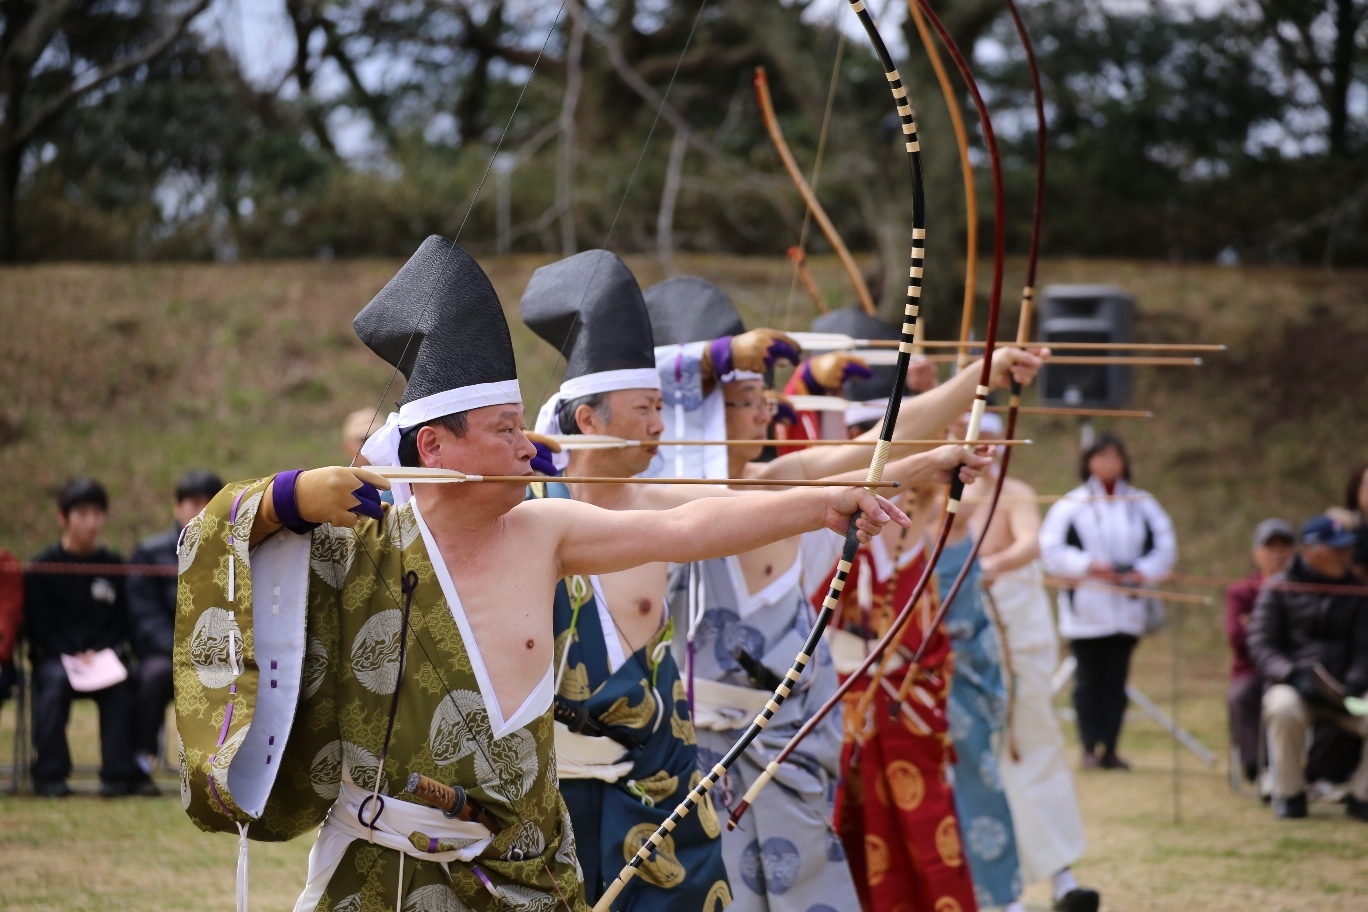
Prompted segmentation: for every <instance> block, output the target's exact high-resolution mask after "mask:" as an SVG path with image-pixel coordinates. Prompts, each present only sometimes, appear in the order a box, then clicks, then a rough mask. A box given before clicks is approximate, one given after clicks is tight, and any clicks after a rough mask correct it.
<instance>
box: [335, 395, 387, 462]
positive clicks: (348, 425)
mask: <svg viewBox="0 0 1368 912" xmlns="http://www.w3.org/2000/svg"><path fill="white" fill-rule="evenodd" d="M376 414H377V410H376V409H373V408H367V409H357V410H356V411H354V412H352V413H351V414H349V415H347V417H346V419H345V420H344V421H343V422H342V451H343V452H344V453H346V454H347V465H359V466H365V465H370V460H369V459H367V458H366V457H365V456H362V455H361V447H363V446H365V443H366V438H368V437H369V436H370V435H371V434H373V433H375V432H376V431H378V430H379V429H380V425H381V424H383V423H384V419H383V418H377V417H376Z"/></svg>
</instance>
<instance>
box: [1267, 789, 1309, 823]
mask: <svg viewBox="0 0 1368 912" xmlns="http://www.w3.org/2000/svg"><path fill="white" fill-rule="evenodd" d="M1273 816H1274V817H1277V818H1278V819H1279V820H1300V819H1302V818H1303V817H1305V816H1306V792H1301V793H1300V794H1296V795H1292V796H1291V797H1289V798H1274V799H1273Z"/></svg>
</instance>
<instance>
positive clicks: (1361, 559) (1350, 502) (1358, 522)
mask: <svg viewBox="0 0 1368 912" xmlns="http://www.w3.org/2000/svg"><path fill="white" fill-rule="evenodd" d="M1344 507H1345V509H1347V510H1352V511H1353V513H1354V519H1355V528H1354V572H1355V573H1357V574H1358V576H1359V578H1360V579H1362V580H1364V581H1365V582H1368V462H1365V463H1364V464H1363V465H1361V466H1359V467H1358V469H1357V470H1356V471H1355V472H1354V474H1353V475H1351V476H1350V477H1349V484H1348V486H1347V487H1346V488H1345V491H1344Z"/></svg>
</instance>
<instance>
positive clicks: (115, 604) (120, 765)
mask: <svg viewBox="0 0 1368 912" xmlns="http://www.w3.org/2000/svg"><path fill="white" fill-rule="evenodd" d="M108 508H109V497H108V495H107V494H106V493H105V489H104V488H103V487H102V486H101V485H100V483H99V482H98V481H95V480H94V479H91V478H73V479H71V480H70V481H68V482H67V483H66V484H65V485H63V486H62V490H61V491H60V492H59V494H58V496H57V518H58V521H59V522H60V523H61V527H62V537H61V540H60V541H59V542H58V543H57V544H55V545H53V546H52V547H50V548H48V549H47V550H46V551H43V552H42V553H41V554H39V555H37V556H36V557H35V558H34V559H33V560H34V563H39V564H66V565H70V568H69V569H68V568H65V567H64V568H62V571H63V572H57V571H56V570H55V569H54V570H49V571H48V572H43V571H41V570H40V571H37V572H30V573H28V574H27V575H26V576H25V579H24V634H25V636H26V638H27V639H28V642H29V648H30V650H31V654H32V657H33V746H34V759H33V770H32V772H33V790H34V792H35V793H36V794H38V795H45V796H50V797H65V796H66V795H69V794H71V790H70V789H68V788H67V785H66V778H67V776H68V775H70V774H71V751H70V749H69V747H68V745H67V734H66V726H67V719H68V717H69V716H70V714H71V701H72V699H73V698H74V697H75V696H76V695H77V693H78V691H77V690H76V688H75V687H73V686H72V685H73V681H74V682H75V683H76V684H77V686H80V687H81V688H82V691H81V694H82V695H83V696H88V697H90V698H91V699H93V700H94V701H95V702H96V704H98V706H99V709H100V756H101V764H100V783H101V784H100V794H102V795H105V796H106V797H115V796H119V795H129V794H134V793H144V792H146V791H147V790H148V789H149V788H150V787H151V786H152V783H151V781H150V780H148V779H147V778H146V777H145V776H143V775H141V774H140V773H139V772H138V767H137V765H136V764H135V763H134V762H133V745H132V742H131V740H130V738H129V714H130V710H131V709H132V692H131V688H130V687H129V684H128V681H127V680H126V678H127V673H126V672H125V671H123V669H122V668H121V667H120V663H121V661H122V659H123V658H124V656H122V652H123V648H124V643H125V641H126V640H127V638H128V612H127V607H126V605H125V602H124V586H123V577H122V576H121V575H119V574H117V573H109V572H107V571H106V572H103V573H102V572H99V568H98V567H89V566H82V565H101V564H102V565H106V566H108V565H112V564H122V563H123V559H122V558H121V557H119V555H118V554H115V553H114V552H113V551H110V550H109V549H108V548H106V547H104V546H103V545H101V544H100V533H101V532H102V531H103V529H104V522H105V514H106V511H107V510H108ZM68 665H70V666H71V669H70V670H69V669H68V667H67V666H68ZM82 669H86V676H85V678H84V679H83V676H82ZM92 669H93V670H94V671H92ZM93 678H100V679H104V680H113V681H114V683H109V684H106V685H105V686H103V687H100V688H99V689H88V688H89V687H90V686H91V679H93ZM151 790H152V792H155V788H152V789H151Z"/></svg>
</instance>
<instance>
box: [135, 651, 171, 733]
mask: <svg viewBox="0 0 1368 912" xmlns="http://www.w3.org/2000/svg"><path fill="white" fill-rule="evenodd" d="M132 680H133V686H134V702H133V750H135V751H136V752H138V753H140V754H152V755H154V756H155V755H156V753H157V736H158V735H160V734H161V729H162V725H163V723H164V722H165V721H166V704H168V703H170V702H171V699H172V697H174V696H175V694H174V692H173V690H172V687H171V657H170V656H148V657H147V658H145V659H143V660H142V661H141V662H139V663H138V667H137V669H136V670H135V671H134V672H133V676H132Z"/></svg>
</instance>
